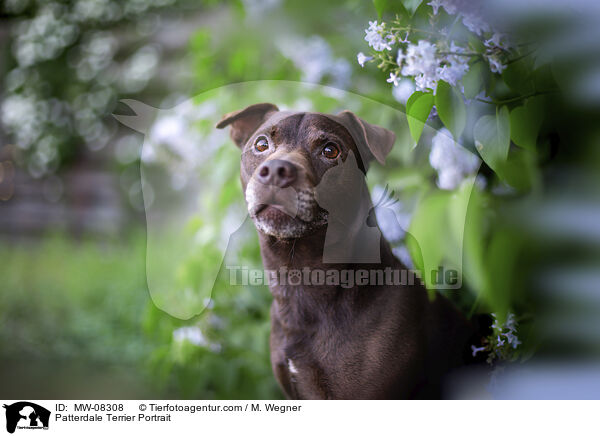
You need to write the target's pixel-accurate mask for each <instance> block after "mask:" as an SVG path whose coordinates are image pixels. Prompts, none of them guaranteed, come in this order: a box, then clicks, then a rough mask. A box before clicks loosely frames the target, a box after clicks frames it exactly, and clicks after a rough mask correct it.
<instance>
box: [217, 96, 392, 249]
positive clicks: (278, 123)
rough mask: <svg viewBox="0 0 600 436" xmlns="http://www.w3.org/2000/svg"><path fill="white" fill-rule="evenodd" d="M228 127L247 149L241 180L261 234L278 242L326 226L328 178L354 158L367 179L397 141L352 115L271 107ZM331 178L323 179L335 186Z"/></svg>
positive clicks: (229, 118) (237, 115) (239, 115)
mask: <svg viewBox="0 0 600 436" xmlns="http://www.w3.org/2000/svg"><path fill="white" fill-rule="evenodd" d="M228 125H231V138H232V139H233V141H234V142H235V143H236V144H237V145H238V147H240V148H241V150H242V164H241V179H242V186H243V189H244V192H245V196H246V202H247V204H248V212H249V214H250V217H251V218H252V219H253V220H254V223H255V225H256V227H257V229H258V230H259V231H261V232H263V233H266V234H268V235H271V236H274V237H276V238H278V239H292V238H299V237H302V236H305V235H307V234H309V233H311V232H312V231H314V230H315V229H318V228H320V227H323V226H325V225H326V224H327V219H328V211H326V210H325V209H323V208H322V207H320V206H319V203H318V201H317V199H316V196H317V194H316V192H317V190H316V187H317V186H318V185H319V184H320V183H321V181H322V179H323V176H324V174H325V173H326V172H327V171H328V170H330V169H331V168H334V167H336V166H338V165H340V164H342V163H345V162H346V160H347V159H348V156H351V161H352V162H356V163H355V165H356V166H357V167H358V168H359V169H360V170H361V171H362V174H363V175H364V173H366V169H367V166H368V163H369V161H371V160H372V159H377V160H378V161H379V162H381V163H383V162H384V160H385V157H386V156H387V154H388V153H389V151H390V150H391V148H392V146H393V144H394V140H395V135H394V134H393V133H392V132H391V131H389V130H387V129H384V128H383V127H379V126H375V125H372V124H369V123H367V122H366V121H363V120H361V119H360V118H358V117H357V116H356V115H354V114H353V113H352V112H349V111H343V112H341V113H339V114H338V115H327V114H320V113H314V112H289V111H279V109H278V108H277V106H275V105H273V104H270V103H259V104H255V105H252V106H248V107H247V108H245V109H242V110H239V111H236V112H232V113H229V114H227V115H225V116H224V117H223V119H222V120H221V121H219V123H217V128H220V129H221V128H224V127H226V126H228ZM346 173H347V172H346ZM330 179H331V177H328V178H325V179H323V181H324V182H327V183H328V184H329V183H331V180H330ZM351 185H352V186H354V185H355V184H351ZM325 188H326V189H327V190H328V191H329V194H328V195H329V196H330V195H335V194H336V190H339V191H340V194H342V191H343V190H344V189H346V190H347V188H348V185H345V186H344V184H343V183H339V184H336V183H331V186H327V187H325ZM319 192H321V193H322V192H323V186H319ZM343 193H344V194H350V195H352V193H348V192H343Z"/></svg>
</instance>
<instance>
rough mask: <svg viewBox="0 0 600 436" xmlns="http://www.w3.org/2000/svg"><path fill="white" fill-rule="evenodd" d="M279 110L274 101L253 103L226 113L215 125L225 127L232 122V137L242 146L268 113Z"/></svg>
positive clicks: (219, 127) (218, 127)
mask: <svg viewBox="0 0 600 436" xmlns="http://www.w3.org/2000/svg"><path fill="white" fill-rule="evenodd" d="M277 111H279V108H278V107H277V106H275V105H274V104H272V103H257V104H253V105H251V106H248V107H247V108H245V109H242V110H239V111H235V112H230V113H228V114H225V115H224V116H223V118H221V121H219V122H218V123H217V125H216V126H215V127H216V128H217V129H223V128H224V127H227V126H228V125H230V124H231V133H230V134H231V139H233V141H234V142H235V143H236V144H237V146H238V147H242V146H243V145H244V144H245V143H246V141H247V140H248V138H250V135H252V133H254V132H255V131H256V129H258V126H260V125H261V124H262V123H263V122H264V121H265V119H266V118H267V115H269V114H270V113H271V112H277Z"/></svg>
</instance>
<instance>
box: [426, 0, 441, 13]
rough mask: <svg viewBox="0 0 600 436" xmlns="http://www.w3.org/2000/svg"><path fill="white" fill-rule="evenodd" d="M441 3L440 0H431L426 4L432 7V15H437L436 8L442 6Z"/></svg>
mask: <svg viewBox="0 0 600 436" xmlns="http://www.w3.org/2000/svg"><path fill="white" fill-rule="evenodd" d="M442 3H443V2H442V0H431V1H430V2H429V3H427V4H428V5H429V6H431V7H432V8H433V15H437V13H438V9H439V8H440V7H441V6H442Z"/></svg>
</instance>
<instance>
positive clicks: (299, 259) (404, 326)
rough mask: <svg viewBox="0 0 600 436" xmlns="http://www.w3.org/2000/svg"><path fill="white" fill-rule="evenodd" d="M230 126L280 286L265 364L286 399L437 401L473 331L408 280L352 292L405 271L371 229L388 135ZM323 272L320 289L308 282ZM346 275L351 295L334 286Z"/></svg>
mask: <svg viewBox="0 0 600 436" xmlns="http://www.w3.org/2000/svg"><path fill="white" fill-rule="evenodd" d="M228 125H231V137H232V138H233V140H234V142H235V143H236V144H237V145H238V146H239V147H240V148H241V149H242V163H241V179H242V185H243V189H244V192H245V195H246V201H247V203H248V211H249V213H250V217H251V218H252V220H253V221H254V224H255V226H256V228H257V229H258V234H259V240H260V246H261V253H262V258H263V263H264V267H265V268H266V269H267V270H272V271H279V272H281V271H283V272H284V276H285V277H284V278H283V279H281V276H279V277H280V279H279V281H276V282H274V283H272V284H271V285H270V289H271V292H272V294H273V297H274V299H273V304H272V307H271V326H272V329H271V363H272V366H273V371H274V373H275V376H276V378H277V380H278V382H279V384H280V385H281V387H282V389H283V391H284V393H285V395H286V396H287V397H288V398H293V399H368V398H379V399H384V398H432V397H439V396H441V395H442V391H441V387H442V381H443V377H444V375H446V374H447V373H448V371H449V370H450V369H452V368H455V367H457V366H459V365H462V364H464V363H465V361H466V359H467V357H466V356H468V355H469V353H468V347H469V344H470V343H472V342H470V340H471V337H472V335H473V331H472V328H471V327H470V325H469V323H468V322H467V321H466V320H465V319H464V318H463V317H462V316H461V314H460V313H459V312H458V311H457V310H456V309H455V308H454V306H453V305H452V304H451V303H450V302H449V301H448V300H446V299H445V298H443V297H441V296H439V295H438V296H437V298H436V299H435V300H434V301H430V300H429V299H428V296H427V294H426V292H425V289H424V288H423V287H422V286H421V285H420V284H418V282H417V281H414V284H410V282H411V279H414V277H413V276H412V275H410V274H408V276H406V275H405V276H404V277H408V279H409V280H408V283H409V284H404V285H398V284H390V283H389V282H387V281H386V282H385V283H382V282H381V281H377V282H376V283H374V282H373V281H372V280H371V281H369V282H365V280H362V281H361V283H359V281H360V280H359V279H364V278H365V277H364V274H363V273H364V272H365V271H366V272H369V271H371V270H376V271H382V270H385V269H387V270H394V271H399V270H403V271H404V272H406V270H407V268H406V267H405V266H403V265H402V264H401V263H400V262H399V261H398V260H397V259H396V258H395V257H394V255H393V254H392V252H391V249H390V247H389V245H388V243H387V242H386V241H385V240H384V239H383V238H382V237H380V233H379V229H378V228H377V227H373V226H376V224H372V223H371V224H369V223H368V219H367V217H368V216H369V211H370V209H372V203H371V201H370V198H369V194H368V190H367V187H366V184H365V181H364V175H365V173H366V170H367V166H368V163H369V161H370V160H372V159H373V158H375V159H377V160H378V161H379V162H381V163H383V162H384V160H385V157H386V155H387V154H388V153H389V151H390V150H391V148H392V146H393V143H394V140H395V136H394V134H393V133H392V132H390V131H389V130H386V129H384V128H382V127H378V126H374V125H371V124H369V123H367V122H365V121H363V120H361V119H359V118H358V117H356V116H355V115H354V114H353V113H351V112H348V111H344V112H341V113H340V114H339V115H336V116H333V115H325V114H318V113H306V112H302V113H298V112H281V111H279V110H278V108H277V107H276V106H275V105H273V104H269V103H261V104H255V105H252V106H249V107H247V108H245V109H243V110H240V111H237V112H234V113H230V114H227V115H225V116H224V117H223V119H222V120H221V121H220V122H219V123H218V124H217V127H218V128H224V127H226V126H228ZM357 174H358V175H359V176H357ZM332 208H333V209H336V211H337V212H334V211H333V210H332ZM373 241H374V242H373ZM374 247H375V250H374V249H373V248H374ZM292 271H302V273H303V277H302V278H301V279H300V280H298V277H294V278H292V277H291V274H292V273H291V272H292ZM319 271H323V272H324V273H323V274H326V280H322V278H323V277H322V274H321V276H320V279H319V274H314V275H311V273H313V272H315V273H316V272H319ZM361 271H362V272H363V273H361ZM330 273H331V274H330ZM349 274H350V275H353V276H356V278H357V280H356V283H355V284H350V285H349V284H348V283H339V282H337V281H336V280H335V279H336V277H341V276H344V275H345V276H348V275H349ZM361 274H363V275H362V277H359V276H361ZM315 277H317V279H316V280H312V279H314V278H315ZM292 279H293V280H292Z"/></svg>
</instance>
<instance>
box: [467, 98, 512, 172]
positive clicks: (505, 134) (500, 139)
mask: <svg viewBox="0 0 600 436" xmlns="http://www.w3.org/2000/svg"><path fill="white" fill-rule="evenodd" d="M473 139H474V141H475V148H476V149H477V151H478V152H479V154H480V155H481V158H482V159H483V160H484V161H485V163H487V164H488V165H489V167H490V168H492V169H493V170H494V171H495V172H496V173H497V172H498V170H499V169H500V168H501V166H502V164H503V163H504V162H506V158H507V157H508V148H509V146H510V120H509V114H508V108H507V107H506V106H503V107H502V108H501V109H500V110H496V115H495V116H494V115H484V116H483V117H481V118H480V119H479V121H477V123H476V124H475V128H474V129H473Z"/></svg>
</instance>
